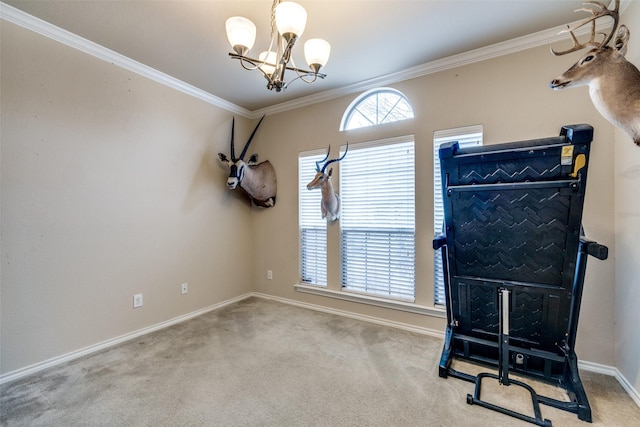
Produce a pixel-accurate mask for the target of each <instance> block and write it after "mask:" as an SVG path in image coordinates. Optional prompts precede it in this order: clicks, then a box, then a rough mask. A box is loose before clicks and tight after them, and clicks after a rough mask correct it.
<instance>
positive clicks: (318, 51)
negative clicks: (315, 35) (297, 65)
mask: <svg viewBox="0 0 640 427" xmlns="http://www.w3.org/2000/svg"><path fill="white" fill-rule="evenodd" d="M329 53H331V45H330V44H329V43H328V42H326V41H325V40H322V39H309V40H307V42H306V43H305V44H304V57H305V59H306V60H307V64H309V66H311V65H312V64H318V65H320V66H322V67H324V66H325V65H327V61H328V60H329Z"/></svg>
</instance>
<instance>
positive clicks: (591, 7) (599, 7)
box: [551, 0, 620, 56]
mask: <svg viewBox="0 0 640 427" xmlns="http://www.w3.org/2000/svg"><path fill="white" fill-rule="evenodd" d="M615 1H616V3H615V8H614V9H613V10H611V9H609V8H608V7H607V6H606V5H605V4H604V3H602V2H600V1H588V2H585V3H583V5H584V6H588V7H583V8H580V9H577V10H576V12H588V13H590V14H591V16H590V17H589V18H587V19H585V20H584V21H582V22H580V23H578V24H576V25H574V26H573V27H570V26H569V25H567V29H566V30H562V31H561V32H560V33H569V34H570V35H571V39H572V40H573V47H572V48H571V49H567V50H564V51H562V52H556V51H555V50H553V49H551V53H553V54H554V55H556V56H560V55H565V54H567V53H571V52H575V51H577V50H581V49H584V48H587V47H590V48H595V49H599V48H601V47H604V46H606V45H607V43H609V41H610V40H611V38H612V37H613V35H614V34H615V32H616V28H618V20H619V18H620V15H619V9H620V0H615ZM605 16H610V17H612V18H613V27H612V28H611V31H610V32H609V34H606V33H596V20H597V19H598V18H602V17H605ZM589 23H591V37H590V38H589V41H588V42H586V43H580V42H579V41H578V39H577V38H576V35H575V34H574V33H573V32H574V31H575V30H577V29H578V28H582V27H584V26H585V25H587V24H589ZM598 34H599V35H602V36H603V40H602V42H601V43H598V42H596V35H598Z"/></svg>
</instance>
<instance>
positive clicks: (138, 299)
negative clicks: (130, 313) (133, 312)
mask: <svg viewBox="0 0 640 427" xmlns="http://www.w3.org/2000/svg"><path fill="white" fill-rule="evenodd" d="M138 307H142V294H135V295H134V296H133V308H138Z"/></svg>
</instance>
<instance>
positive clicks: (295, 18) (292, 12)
mask: <svg viewBox="0 0 640 427" xmlns="http://www.w3.org/2000/svg"><path fill="white" fill-rule="evenodd" d="M305 25H307V11H306V10H304V7H302V6H300V5H299V4H298V3H294V2H292V1H285V2H282V3H280V4H278V5H277V6H276V26H277V27H278V32H279V33H280V35H282V37H284V38H285V39H287V41H289V39H290V38H291V36H290V35H291V34H293V35H294V36H295V37H300V36H301V35H302V33H303V32H304V27H305Z"/></svg>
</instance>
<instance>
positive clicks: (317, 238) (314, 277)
mask: <svg viewBox="0 0 640 427" xmlns="http://www.w3.org/2000/svg"><path fill="white" fill-rule="evenodd" d="M324 156H325V153H324V152H322V151H319V150H315V151H308V152H304V153H300V155H299V156H298V212H299V215H298V218H299V220H298V221H299V229H300V281H301V282H302V283H308V284H314V285H324V286H326V284H327V220H326V219H322V212H321V210H320V198H321V195H320V190H319V189H317V190H308V189H307V184H308V183H309V182H311V180H312V179H313V177H314V176H315V174H316V163H315V162H316V161H320V160H322V159H323V158H324Z"/></svg>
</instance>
